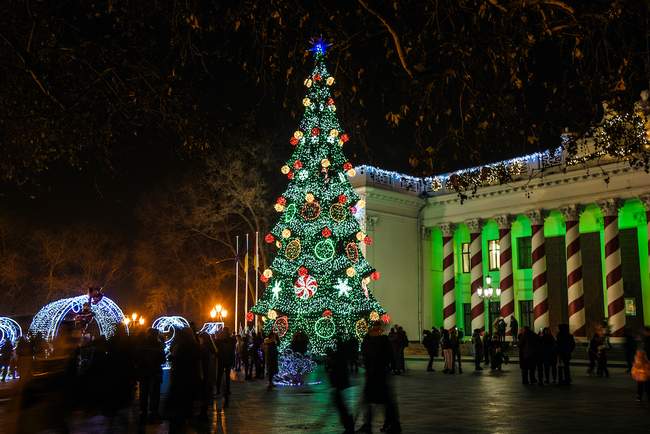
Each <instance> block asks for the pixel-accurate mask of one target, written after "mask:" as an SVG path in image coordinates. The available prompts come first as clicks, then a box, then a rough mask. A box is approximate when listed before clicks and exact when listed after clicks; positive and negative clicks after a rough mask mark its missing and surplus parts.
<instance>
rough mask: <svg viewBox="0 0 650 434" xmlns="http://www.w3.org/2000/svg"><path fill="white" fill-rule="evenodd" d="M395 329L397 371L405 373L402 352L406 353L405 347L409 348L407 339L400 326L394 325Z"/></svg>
mask: <svg viewBox="0 0 650 434" xmlns="http://www.w3.org/2000/svg"><path fill="white" fill-rule="evenodd" d="M395 328H396V329H397V336H398V340H399V357H398V361H399V370H400V372H406V359H405V357H404V352H405V351H406V347H408V346H409V338H408V336H406V331H404V329H403V328H402V326H398V325H395Z"/></svg>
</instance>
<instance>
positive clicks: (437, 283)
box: [431, 199, 650, 328]
mask: <svg viewBox="0 0 650 434" xmlns="http://www.w3.org/2000/svg"><path fill="white" fill-rule="evenodd" d="M579 228H580V233H590V232H598V233H600V239H601V243H600V249H601V263H602V264H603V267H602V268H603V276H602V282H603V285H602V291H603V300H605V305H604V306H603V312H606V311H607V306H606V303H607V294H606V289H605V270H604V263H605V248H604V245H603V240H604V232H603V216H602V212H601V210H600V208H599V207H598V205H596V204H590V205H588V206H586V207H585V209H584V211H583V212H582V214H581V216H580V225H579ZM631 228H636V230H637V242H638V249H639V252H638V253H639V262H640V270H639V272H640V277H641V287H642V293H643V312H644V323H645V324H646V325H650V269H649V268H648V243H647V239H648V232H647V222H646V212H645V207H644V205H643V203H642V202H641V201H639V200H637V199H629V200H627V201H625V202H624V204H623V206H622V207H621V209H620V212H619V229H631ZM565 234H566V226H565V222H564V217H563V216H562V214H561V213H560V212H559V211H557V210H554V211H551V212H550V213H549V215H548V217H547V218H546V219H545V222H544V236H545V237H557V236H565ZM481 236H482V247H483V275H484V276H485V275H487V274H488V273H489V274H490V275H491V276H492V282H493V285H498V283H499V277H500V276H499V272H498V271H489V270H488V267H489V262H488V260H489V251H488V241H489V240H493V239H498V238H499V230H498V226H497V224H496V222H495V221H494V220H487V221H486V222H484V226H483V229H482V233H481ZM511 236H512V262H513V274H514V276H513V277H514V291H515V315H516V316H517V318H521V316H520V312H519V301H520V300H532V298H533V294H532V269H530V268H527V269H521V268H520V264H519V251H518V249H519V245H518V241H517V239H518V238H521V237H530V236H531V224H530V220H529V219H528V217H527V216H525V215H518V216H517V217H516V219H515V220H514V221H513V223H512V227H511ZM469 242H470V233H469V229H468V227H467V225H465V224H463V223H461V224H459V225H458V226H457V228H456V231H455V232H454V237H453V245H454V273H455V293H456V324H457V326H458V327H459V328H463V327H464V316H463V303H469V302H470V284H471V282H470V279H471V278H470V273H463V272H462V271H463V270H462V260H461V258H462V244H463V243H469ZM431 249H432V261H433V263H432V264H431V269H432V286H433V287H432V296H433V300H434V302H433V306H432V318H433V323H434V325H435V326H437V327H439V326H442V324H443V318H442V309H443V303H442V285H443V281H442V272H443V270H442V259H443V254H442V233H441V231H440V229H438V228H435V229H433V230H432V234H431ZM485 319H486V322H487V321H488V314H487V306H486V314H485ZM486 326H488V325H487V324H486Z"/></svg>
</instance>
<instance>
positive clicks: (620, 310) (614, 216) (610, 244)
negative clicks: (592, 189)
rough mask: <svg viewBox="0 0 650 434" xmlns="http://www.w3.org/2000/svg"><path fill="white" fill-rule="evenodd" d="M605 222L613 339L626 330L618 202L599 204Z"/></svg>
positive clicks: (610, 200)
mask: <svg viewBox="0 0 650 434" xmlns="http://www.w3.org/2000/svg"><path fill="white" fill-rule="evenodd" d="M598 205H599V206H600V209H601V210H602V212H603V216H604V220H605V282H606V285H607V315H608V316H609V332H610V334H611V336H612V337H622V336H623V334H624V329H625V299H624V294H623V270H622V268H621V248H620V246H619V241H618V201H617V200H616V199H608V200H605V201H602V202H598Z"/></svg>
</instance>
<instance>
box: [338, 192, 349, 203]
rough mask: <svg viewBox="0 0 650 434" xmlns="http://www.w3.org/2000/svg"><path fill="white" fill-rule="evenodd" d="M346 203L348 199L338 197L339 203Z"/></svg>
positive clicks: (343, 196)
mask: <svg viewBox="0 0 650 434" xmlns="http://www.w3.org/2000/svg"><path fill="white" fill-rule="evenodd" d="M347 201H348V197H347V196H346V195H344V194H341V195H339V203H341V204H343V203H345V202H347Z"/></svg>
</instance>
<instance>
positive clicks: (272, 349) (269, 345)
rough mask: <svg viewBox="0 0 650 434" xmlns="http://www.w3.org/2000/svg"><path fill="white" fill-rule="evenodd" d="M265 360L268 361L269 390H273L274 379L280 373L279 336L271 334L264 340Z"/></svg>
mask: <svg viewBox="0 0 650 434" xmlns="http://www.w3.org/2000/svg"><path fill="white" fill-rule="evenodd" d="M264 360H265V361H266V372H267V375H268V377H269V384H268V387H267V389H268V390H271V389H273V387H274V385H273V377H274V376H275V374H277V373H278V336H277V335H276V334H275V333H273V332H271V333H269V335H268V336H267V337H266V339H264Z"/></svg>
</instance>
